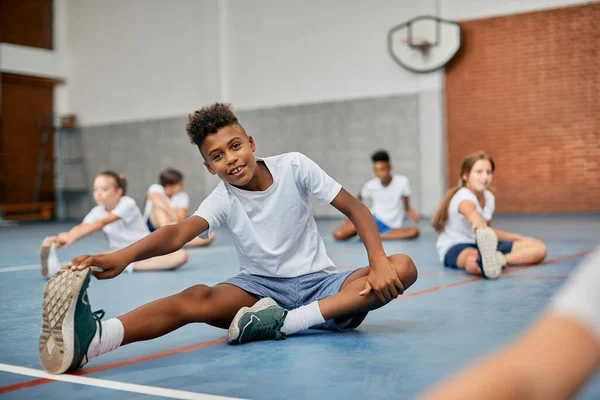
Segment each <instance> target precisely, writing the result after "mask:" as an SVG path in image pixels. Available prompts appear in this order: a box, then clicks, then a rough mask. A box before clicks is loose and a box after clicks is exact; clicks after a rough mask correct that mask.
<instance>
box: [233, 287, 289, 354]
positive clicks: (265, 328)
mask: <svg viewBox="0 0 600 400" xmlns="http://www.w3.org/2000/svg"><path fill="white" fill-rule="evenodd" d="M286 316H287V310H285V309H283V308H282V307H279V306H278V305H277V303H276V302H275V300H273V299H271V298H269V297H265V298H264V299H261V300H259V301H258V302H257V303H256V304H255V305H253V306H252V307H242V308H241V309H240V310H239V311H238V312H237V314H235V317H234V318H233V321H232V322H231V325H230V326H229V332H228V334H227V341H228V342H229V343H231V344H239V343H246V342H254V341H257V340H271V339H275V340H283V339H285V333H283V332H281V327H282V326H283V321H285V317H286Z"/></svg>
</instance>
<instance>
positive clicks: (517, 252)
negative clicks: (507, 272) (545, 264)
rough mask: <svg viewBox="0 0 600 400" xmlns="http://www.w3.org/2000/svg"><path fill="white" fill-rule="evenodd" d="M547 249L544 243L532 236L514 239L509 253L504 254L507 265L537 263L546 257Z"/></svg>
mask: <svg viewBox="0 0 600 400" xmlns="http://www.w3.org/2000/svg"><path fill="white" fill-rule="evenodd" d="M546 253H547V249H546V246H545V245H544V243H542V242H540V241H539V240H537V239H534V238H529V237H526V238H523V239H519V240H515V241H514V242H513V247H512V250H511V252H510V253H508V254H506V255H505V257H506V262H507V263H508V264H509V265H521V264H537V263H540V262H542V260H544V258H545V257H546Z"/></svg>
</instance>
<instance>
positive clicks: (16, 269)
mask: <svg viewBox="0 0 600 400" xmlns="http://www.w3.org/2000/svg"><path fill="white" fill-rule="evenodd" d="M29 269H40V264H34V265H21V266H19V267H8V268H2V267H0V272H13V271H27V270H29Z"/></svg>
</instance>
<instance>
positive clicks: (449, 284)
mask: <svg viewBox="0 0 600 400" xmlns="http://www.w3.org/2000/svg"><path fill="white" fill-rule="evenodd" d="M481 280H483V278H480V277H474V278H470V279H466V280H464V281H459V282H454V283H448V284H446V285H441V286H435V287H432V288H429V289H423V290H419V291H418V292H413V293H409V294H403V295H402V296H400V297H398V298H396V300H402V299H406V298H409V297H414V296H419V295H421V294H426V293H431V292H437V291H438V290H442V289H448V288H451V287H454V286H460V285H465V284H467V283H471V282H477V281H481Z"/></svg>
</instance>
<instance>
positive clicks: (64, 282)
mask: <svg viewBox="0 0 600 400" xmlns="http://www.w3.org/2000/svg"><path fill="white" fill-rule="evenodd" d="M89 283H90V270H89V268H87V269H85V270H83V271H71V269H70V268H69V267H65V268H62V269H60V270H59V271H58V272H57V273H56V274H55V275H54V276H53V277H52V278H51V279H50V280H49V281H48V284H47V285H46V289H45V290H44V298H43V300H42V310H43V314H42V318H43V319H42V332H41V334H40V342H39V352H40V363H41V364H42V367H43V368H44V369H45V370H46V372H49V373H51V374H62V373H64V372H67V371H73V370H76V369H78V368H79V367H81V366H83V365H84V364H85V363H87V357H86V353H87V351H88V348H89V346H90V343H91V342H92V339H93V338H94V335H95V334H96V329H98V326H99V327H102V325H101V324H100V323H99V321H100V319H101V318H102V317H103V316H104V311H102V310H100V311H97V312H95V313H93V312H92V309H91V307H90V303H89V300H88V296H87V287H88V285H89ZM100 334H102V331H100Z"/></svg>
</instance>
